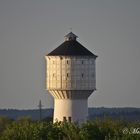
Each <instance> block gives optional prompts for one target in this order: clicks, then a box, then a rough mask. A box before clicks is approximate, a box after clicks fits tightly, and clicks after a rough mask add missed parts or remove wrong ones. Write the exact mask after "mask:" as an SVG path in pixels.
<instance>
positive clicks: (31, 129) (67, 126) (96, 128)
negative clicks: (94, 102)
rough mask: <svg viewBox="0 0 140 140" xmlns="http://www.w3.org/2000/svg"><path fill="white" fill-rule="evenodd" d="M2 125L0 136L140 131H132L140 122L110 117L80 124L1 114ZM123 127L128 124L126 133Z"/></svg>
mask: <svg viewBox="0 0 140 140" xmlns="http://www.w3.org/2000/svg"><path fill="white" fill-rule="evenodd" d="M0 128H1V129H0V134H1V135H0V140H140V134H134V133H133V129H134V128H140V124H138V123H124V122H122V121H113V120H111V119H110V118H105V119H104V120H99V119H96V120H92V121H87V122H85V123H83V124H81V125H78V124H76V123H69V122H56V123H54V124H53V123H52V122H46V121H32V120H31V118H29V117H20V118H18V119H17V120H16V121H11V120H10V119H9V118H7V117H0ZM124 128H127V131H125V133H123V130H124ZM128 130H129V131H128ZM139 131H140V130H139V129H138V132H139ZM126 132H127V133H126Z"/></svg>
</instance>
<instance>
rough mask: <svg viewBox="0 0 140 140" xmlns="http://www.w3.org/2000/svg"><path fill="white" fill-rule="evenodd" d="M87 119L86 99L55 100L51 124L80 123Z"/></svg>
mask: <svg viewBox="0 0 140 140" xmlns="http://www.w3.org/2000/svg"><path fill="white" fill-rule="evenodd" d="M87 117H88V103H87V99H63V100H62V99H55V100H54V117H53V122H56V121H69V122H78V123H82V122H84V121H86V120H87Z"/></svg>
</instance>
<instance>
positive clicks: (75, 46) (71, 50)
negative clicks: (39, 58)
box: [47, 32, 97, 58]
mask: <svg viewBox="0 0 140 140" xmlns="http://www.w3.org/2000/svg"><path fill="white" fill-rule="evenodd" d="M76 38H77V36H76V35H75V34H73V33H72V32H70V33H69V34H67V35H66V36H65V42H63V43H62V44H61V45H60V46H58V47H57V48H56V49H54V50H53V51H52V52H50V53H49V54H47V56H57V55H63V56H65V55H66V56H81V55H82V56H93V57H95V58H96V57H97V56H96V55H94V54H93V53H92V52H90V51H89V50H88V49H86V48H85V47H84V46H83V45H81V44H80V43H79V42H78V41H76Z"/></svg>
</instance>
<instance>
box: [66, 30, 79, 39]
mask: <svg viewBox="0 0 140 140" xmlns="http://www.w3.org/2000/svg"><path fill="white" fill-rule="evenodd" d="M77 37H78V36H76V35H75V34H74V33H72V32H70V33H68V34H67V35H65V41H70V40H76V38H77Z"/></svg>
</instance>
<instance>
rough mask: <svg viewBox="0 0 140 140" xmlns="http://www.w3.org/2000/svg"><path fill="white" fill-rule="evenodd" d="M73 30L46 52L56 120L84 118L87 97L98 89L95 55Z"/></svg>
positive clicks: (48, 77) (47, 71)
mask: <svg viewBox="0 0 140 140" xmlns="http://www.w3.org/2000/svg"><path fill="white" fill-rule="evenodd" d="M76 39H77V36H76V35H75V34H73V33H72V32H70V33H69V34H67V35H66V36H65V41H64V42H63V43H62V44H61V45H60V46H58V47H57V48H56V49H54V50H53V51H52V52H50V53H49V54H47V55H46V56H45V58H46V64H47V68H46V89H47V90H48V91H49V93H50V94H51V95H52V96H53V97H54V116H53V122H55V121H66V120H67V121H70V122H71V121H72V122H79V123H81V122H84V121H85V120H86V119H87V117H88V97H89V96H90V95H91V94H92V92H93V91H94V90H95V89H96V72H95V60H96V57H97V56H96V55H94V54H93V53H92V52H90V51H89V50H88V49H86V48H85V47H84V46H82V45H81V44H80V43H79V42H78V41H77V40H76Z"/></svg>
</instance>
